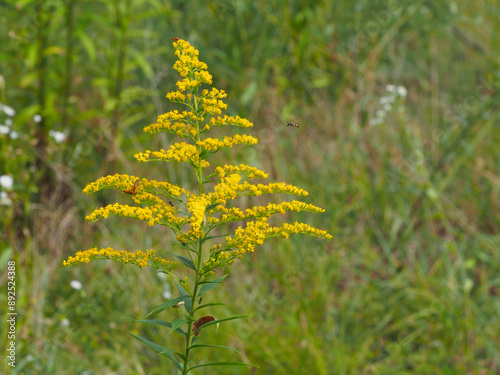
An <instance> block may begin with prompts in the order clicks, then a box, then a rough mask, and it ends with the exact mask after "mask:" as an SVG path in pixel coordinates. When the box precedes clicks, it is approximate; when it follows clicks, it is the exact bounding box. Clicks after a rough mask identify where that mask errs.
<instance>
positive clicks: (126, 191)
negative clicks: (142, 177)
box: [123, 179, 139, 195]
mask: <svg viewBox="0 0 500 375" xmlns="http://www.w3.org/2000/svg"><path fill="white" fill-rule="evenodd" d="M138 186H139V179H137V180H136V181H135V183H134V187H133V188H132V189H127V190H123V192H124V193H126V194H130V195H136V194H137V187H138Z"/></svg>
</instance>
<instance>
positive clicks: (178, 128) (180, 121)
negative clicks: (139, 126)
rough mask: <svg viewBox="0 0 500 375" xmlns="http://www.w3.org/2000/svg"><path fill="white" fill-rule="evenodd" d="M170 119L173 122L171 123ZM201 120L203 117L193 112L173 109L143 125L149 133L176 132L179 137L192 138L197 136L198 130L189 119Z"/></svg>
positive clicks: (192, 120) (193, 120)
mask: <svg viewBox="0 0 500 375" xmlns="http://www.w3.org/2000/svg"><path fill="white" fill-rule="evenodd" d="M170 120H172V121H175V122H174V123H173V124H172V122H171V121H170ZM203 120H204V118H203V117H198V116H196V115H195V114H194V113H193V112H188V111H183V112H179V111H177V110H175V111H170V112H167V113H164V114H162V115H160V116H158V119H157V122H156V123H154V124H151V125H148V126H146V127H144V131H145V132H146V133H150V134H155V133H159V132H170V133H174V134H177V135H178V136H179V137H181V138H190V139H194V138H195V137H196V136H197V134H198V131H197V129H196V128H195V127H194V126H193V125H191V124H190V121H191V122H196V121H203Z"/></svg>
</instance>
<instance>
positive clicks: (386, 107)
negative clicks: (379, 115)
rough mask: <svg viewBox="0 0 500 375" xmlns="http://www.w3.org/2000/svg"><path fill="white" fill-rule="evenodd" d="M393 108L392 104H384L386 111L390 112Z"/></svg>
mask: <svg viewBox="0 0 500 375" xmlns="http://www.w3.org/2000/svg"><path fill="white" fill-rule="evenodd" d="M391 108H392V106H391V105H390V104H389V103H387V104H384V110H385V111H387V112H389V111H390V110H391Z"/></svg>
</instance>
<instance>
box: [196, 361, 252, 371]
mask: <svg viewBox="0 0 500 375" xmlns="http://www.w3.org/2000/svg"><path fill="white" fill-rule="evenodd" d="M207 366H254V367H257V368H258V367H259V366H255V365H252V364H251V363H243V362H213V363H204V364H202V365H198V366H193V367H191V368H190V369H189V371H191V370H193V369H195V368H198V367H207Z"/></svg>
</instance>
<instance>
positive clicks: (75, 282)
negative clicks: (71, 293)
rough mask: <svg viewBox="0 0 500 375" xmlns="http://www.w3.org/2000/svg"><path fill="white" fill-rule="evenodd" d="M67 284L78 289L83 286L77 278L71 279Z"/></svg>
mask: <svg viewBox="0 0 500 375" xmlns="http://www.w3.org/2000/svg"><path fill="white" fill-rule="evenodd" d="M69 285H70V286H71V287H72V288H73V289H76V290H80V289H82V287H83V285H82V283H81V282H80V281H78V280H71V282H70V283H69Z"/></svg>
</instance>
